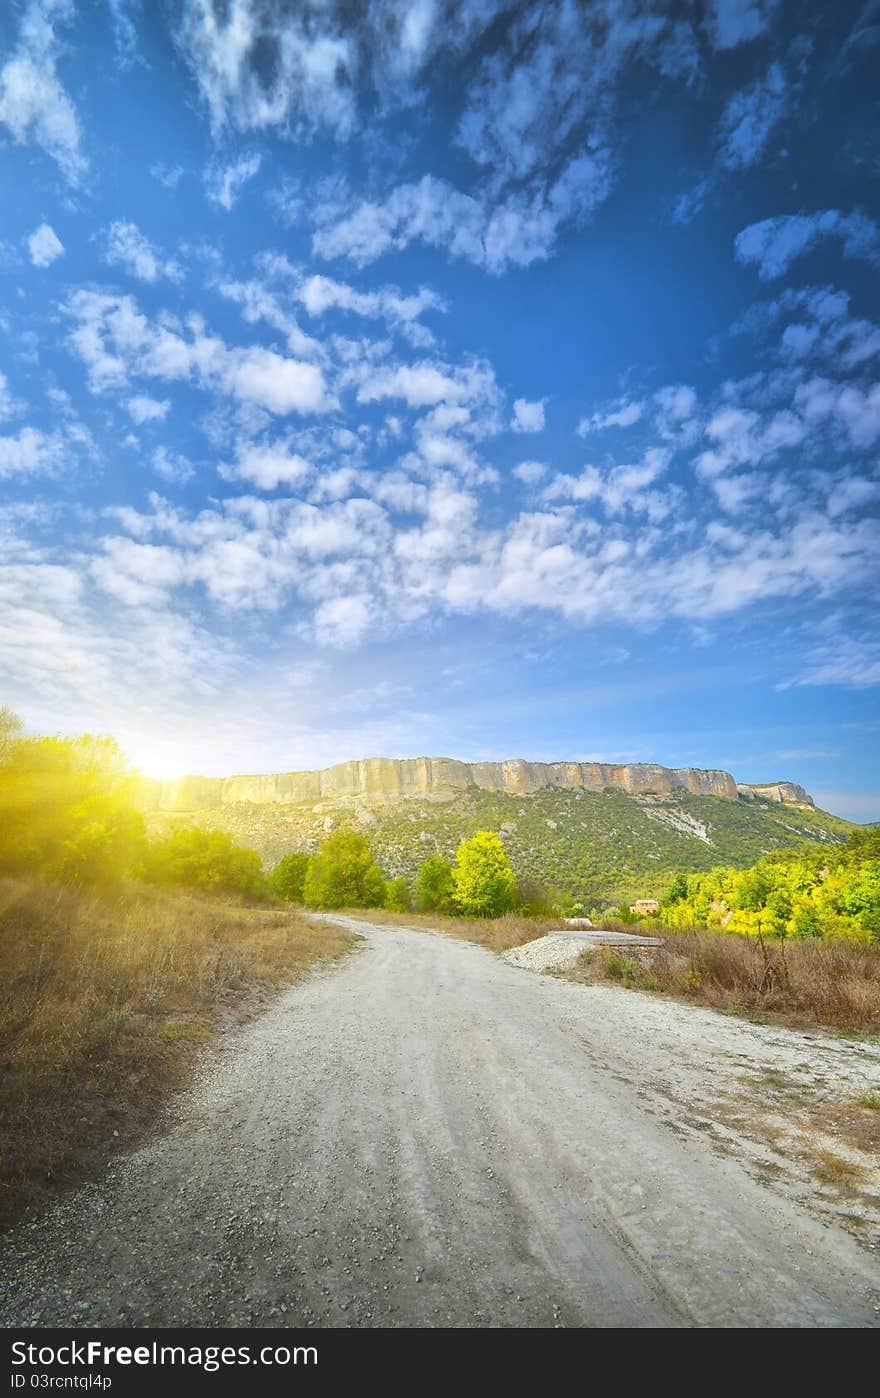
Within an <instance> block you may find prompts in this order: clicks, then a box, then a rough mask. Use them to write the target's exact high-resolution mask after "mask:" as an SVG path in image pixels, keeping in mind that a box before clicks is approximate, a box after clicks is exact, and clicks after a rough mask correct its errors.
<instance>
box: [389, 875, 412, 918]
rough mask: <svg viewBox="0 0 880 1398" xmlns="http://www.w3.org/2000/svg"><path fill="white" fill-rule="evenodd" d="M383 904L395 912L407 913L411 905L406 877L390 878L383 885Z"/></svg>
mask: <svg viewBox="0 0 880 1398" xmlns="http://www.w3.org/2000/svg"><path fill="white" fill-rule="evenodd" d="M385 906H386V908H390V909H391V910H392V912H395V913H408V912H409V910H410V908H411V907H412V898H411V897H410V892H409V884H408V883H407V881H406V879H392V880H391V882H390V883H389V884H387V885H386V887H385Z"/></svg>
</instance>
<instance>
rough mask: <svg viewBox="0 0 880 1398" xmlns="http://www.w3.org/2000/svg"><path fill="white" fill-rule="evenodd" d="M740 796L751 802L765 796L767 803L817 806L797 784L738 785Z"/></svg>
mask: <svg viewBox="0 0 880 1398" xmlns="http://www.w3.org/2000/svg"><path fill="white" fill-rule="evenodd" d="M736 789H737V791H738V792H739V794H740V796H745V797H746V798H747V799H749V800H754V798H755V797H756V796H763V798H764V800H765V801H782V802H783V803H784V804H785V805H786V806H815V804H816V803H815V801H814V800H813V798H812V796H811V795H810V794H809V792H808V791H804V788H803V787H802V786H798V784H797V782H771V783H768V784H767V785H766V786H764V785H762V786H744V785H743V784H742V783H739V784H738V785H737V788H736Z"/></svg>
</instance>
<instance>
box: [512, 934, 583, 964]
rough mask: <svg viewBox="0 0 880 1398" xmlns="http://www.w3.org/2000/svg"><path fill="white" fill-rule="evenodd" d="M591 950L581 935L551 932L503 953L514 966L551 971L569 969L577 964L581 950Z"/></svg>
mask: <svg viewBox="0 0 880 1398" xmlns="http://www.w3.org/2000/svg"><path fill="white" fill-rule="evenodd" d="M589 950H590V943H589V942H586V941H584V940H583V939H582V938H580V937H566V936H557V935H555V934H554V933H552V932H551V933H550V935H549V936H547V937H537V938H536V939H535V941H534V942H526V943H525V944H524V945H523V946H521V947H514V948H513V950H512V951H505V952H503V953H502V955H503V959H504V960H505V961H509V962H510V964H511V965H512V966H523V967H524V968H525V969H526V970H527V971H551V970H568V969H569V967H571V966H574V965H576V964H577V961H578V958H579V957H580V955H581V952H584V951H589Z"/></svg>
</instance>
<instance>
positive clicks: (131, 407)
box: [125, 393, 171, 427]
mask: <svg viewBox="0 0 880 1398" xmlns="http://www.w3.org/2000/svg"><path fill="white" fill-rule="evenodd" d="M125 406H126V408H127V410H128V413H129V415H130V417H131V418H132V420H133V421H134V422H136V423H137V424H138V426H139V427H142V426H143V424H144V423H145V422H164V421H165V418H166V417H167V416H168V409H169V408H170V407H171V403H170V402H169V400H168V399H167V398H163V399H161V400H160V399H158V398H150V397H149V396H148V395H147V394H145V393H136V394H134V396H133V397H131V398H128V399H127V400H126V404H125Z"/></svg>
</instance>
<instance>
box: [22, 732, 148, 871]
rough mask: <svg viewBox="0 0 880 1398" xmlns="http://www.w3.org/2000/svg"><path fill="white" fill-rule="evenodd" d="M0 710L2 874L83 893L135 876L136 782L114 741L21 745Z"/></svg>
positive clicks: (138, 849)
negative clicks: (34, 878) (60, 883)
mask: <svg viewBox="0 0 880 1398" xmlns="http://www.w3.org/2000/svg"><path fill="white" fill-rule="evenodd" d="M19 726H20V725H19V724H18V722H17V720H16V718H15V715H14V714H12V713H11V712H10V711H9V710H0V812H2V825H0V828H2V834H0V873H6V874H19V873H22V874H31V873H33V874H39V875H40V876H41V877H42V878H46V879H50V880H55V879H61V880H63V881H65V882H66V883H71V884H78V885H85V884H97V883H106V882H109V881H113V880H116V879H118V878H119V877H120V876H124V875H126V874H129V873H132V872H134V871H135V870H136V868H137V866H138V864H139V861H140V858H141V855H142V851H143V838H144V823H143V817H142V816H141V814H140V812H139V811H138V810H137V808H136V805H135V789H136V782H137V777H136V774H135V773H134V771H133V770H132V769H131V768H130V767H129V765H128V763H127V762H126V760H125V758H124V757H123V755H122V753H121V752H120V750H119V748H118V747H117V746H116V743H115V742H114V741H113V740H112V738H100V737H93V736H91V735H90V734H86V735H84V736H83V737H80V738H21V737H19V736H18V729H19Z"/></svg>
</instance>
